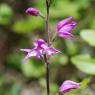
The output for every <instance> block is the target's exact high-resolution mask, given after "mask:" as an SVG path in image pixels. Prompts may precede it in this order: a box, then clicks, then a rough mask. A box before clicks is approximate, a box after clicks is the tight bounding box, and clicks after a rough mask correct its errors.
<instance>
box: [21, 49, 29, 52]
mask: <svg viewBox="0 0 95 95" xmlns="http://www.w3.org/2000/svg"><path fill="white" fill-rule="evenodd" d="M20 50H21V51H25V52H30V51H31V49H20Z"/></svg>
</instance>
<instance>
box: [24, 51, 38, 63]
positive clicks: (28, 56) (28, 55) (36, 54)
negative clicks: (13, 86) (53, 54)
mask: <svg viewBox="0 0 95 95" xmlns="http://www.w3.org/2000/svg"><path fill="white" fill-rule="evenodd" d="M38 55H39V54H38V52H37V51H36V50H32V51H31V52H29V53H28V54H27V55H26V56H25V58H24V60H23V62H22V63H25V62H26V61H27V60H28V59H29V58H30V57H32V56H36V57H38Z"/></svg>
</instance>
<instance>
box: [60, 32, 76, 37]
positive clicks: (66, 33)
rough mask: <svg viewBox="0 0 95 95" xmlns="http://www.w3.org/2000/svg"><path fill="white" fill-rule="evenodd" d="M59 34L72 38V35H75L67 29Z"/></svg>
mask: <svg viewBox="0 0 95 95" xmlns="http://www.w3.org/2000/svg"><path fill="white" fill-rule="evenodd" d="M59 36H60V37H63V38H72V37H74V35H73V34H71V33H70V32H67V31H64V32H59Z"/></svg>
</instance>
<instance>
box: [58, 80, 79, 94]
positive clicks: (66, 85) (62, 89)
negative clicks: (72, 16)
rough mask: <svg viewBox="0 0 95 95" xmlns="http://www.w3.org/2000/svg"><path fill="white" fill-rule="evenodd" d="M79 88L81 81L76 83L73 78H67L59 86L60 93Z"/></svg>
mask: <svg viewBox="0 0 95 95" xmlns="http://www.w3.org/2000/svg"><path fill="white" fill-rule="evenodd" d="M78 88H80V83H76V82H73V81H71V80H66V81H64V82H63V84H62V85H61V87H60V88H59V92H60V93H67V92H69V91H70V90H71V89H78Z"/></svg>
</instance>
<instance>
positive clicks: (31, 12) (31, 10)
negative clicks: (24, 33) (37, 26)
mask: <svg viewBox="0 0 95 95" xmlns="http://www.w3.org/2000/svg"><path fill="white" fill-rule="evenodd" d="M26 13H28V14H29V15H32V16H39V15H40V12H39V10H37V9H36V8H32V7H30V8H28V9H27V10H26Z"/></svg>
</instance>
